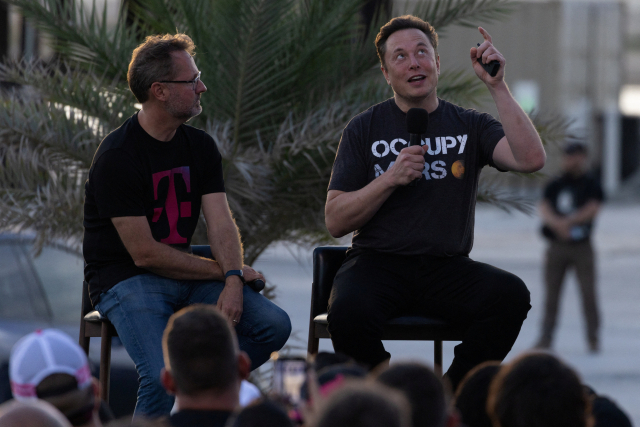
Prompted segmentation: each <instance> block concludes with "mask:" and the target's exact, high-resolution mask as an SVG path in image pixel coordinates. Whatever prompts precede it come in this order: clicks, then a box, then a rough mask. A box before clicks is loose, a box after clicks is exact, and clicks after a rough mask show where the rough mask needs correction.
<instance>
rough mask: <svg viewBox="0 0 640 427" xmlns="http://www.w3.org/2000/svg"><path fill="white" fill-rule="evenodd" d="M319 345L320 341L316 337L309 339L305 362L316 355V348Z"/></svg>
mask: <svg viewBox="0 0 640 427" xmlns="http://www.w3.org/2000/svg"><path fill="white" fill-rule="evenodd" d="M319 345H320V339H319V338H316V337H309V345H308V346H307V361H311V359H312V358H313V357H315V355H316V354H318V347H319Z"/></svg>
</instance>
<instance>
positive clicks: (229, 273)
mask: <svg viewBox="0 0 640 427" xmlns="http://www.w3.org/2000/svg"><path fill="white" fill-rule="evenodd" d="M229 276H240V280H242V283H244V275H243V274H242V270H229V271H227V272H226V273H225V274H224V278H225V280H226V279H227V278H228V277H229Z"/></svg>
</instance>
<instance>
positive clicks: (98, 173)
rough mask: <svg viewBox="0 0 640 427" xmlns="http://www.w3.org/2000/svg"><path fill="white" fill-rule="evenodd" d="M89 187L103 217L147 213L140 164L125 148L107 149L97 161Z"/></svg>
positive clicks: (90, 177) (142, 214)
mask: <svg viewBox="0 0 640 427" xmlns="http://www.w3.org/2000/svg"><path fill="white" fill-rule="evenodd" d="M89 186H90V188H91V191H92V193H93V196H94V200H95V201H96V205H97V208H98V214H99V215H100V218H115V217H122V216H144V215H145V214H146V213H145V210H144V203H143V200H144V179H143V177H142V174H141V168H140V165H138V164H136V162H134V161H133V159H132V158H131V157H130V155H129V154H128V153H126V152H124V151H123V150H120V149H112V150H107V151H106V152H104V153H103V154H102V155H101V156H100V157H99V158H98V159H97V160H96V162H95V164H94V165H93V168H92V171H91V174H90V176H89Z"/></svg>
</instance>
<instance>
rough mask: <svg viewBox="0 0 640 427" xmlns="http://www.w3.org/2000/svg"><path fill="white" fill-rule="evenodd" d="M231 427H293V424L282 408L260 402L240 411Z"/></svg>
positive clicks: (274, 404)
mask: <svg viewBox="0 0 640 427" xmlns="http://www.w3.org/2000/svg"><path fill="white" fill-rule="evenodd" d="M232 427H293V422H292V421H291V420H290V419H289V416H288V415H287V412H286V411H285V410H284V408H283V407H282V406H280V405H278V404H277V403H275V402H273V401H271V400H260V401H257V402H256V403H253V404H251V405H249V406H247V407H245V408H244V409H242V410H241V411H240V413H239V414H238V416H237V417H236V419H235V420H234V422H233V425H232Z"/></svg>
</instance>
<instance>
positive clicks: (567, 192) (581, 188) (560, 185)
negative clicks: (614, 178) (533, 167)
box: [543, 174, 604, 241]
mask: <svg viewBox="0 0 640 427" xmlns="http://www.w3.org/2000/svg"><path fill="white" fill-rule="evenodd" d="M544 198H545V199H546V200H547V201H549V203H550V204H551V206H552V208H553V210H554V211H555V213H556V214H558V215H560V216H567V215H571V214H573V213H574V212H576V211H577V210H578V209H580V208H582V207H583V206H584V205H586V204H587V202H589V201H591V200H597V201H600V202H601V201H602V200H604V193H603V191H602V187H601V186H600V184H599V183H598V181H597V180H596V179H595V178H594V177H592V176H590V175H588V174H584V175H581V176H579V177H575V176H572V175H569V174H565V175H563V176H561V177H559V178H556V179H554V180H553V181H551V182H550V183H549V184H548V185H547V186H546V187H545V189H544ZM592 227H593V223H592V221H589V222H587V223H584V224H577V225H575V226H574V227H572V229H571V230H570V232H571V240H572V241H582V240H586V239H588V238H589V237H590V236H591V229H592ZM543 233H544V234H545V236H547V237H549V238H551V239H554V238H555V235H554V233H553V231H551V230H550V229H549V228H548V227H546V228H545V230H543Z"/></svg>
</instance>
